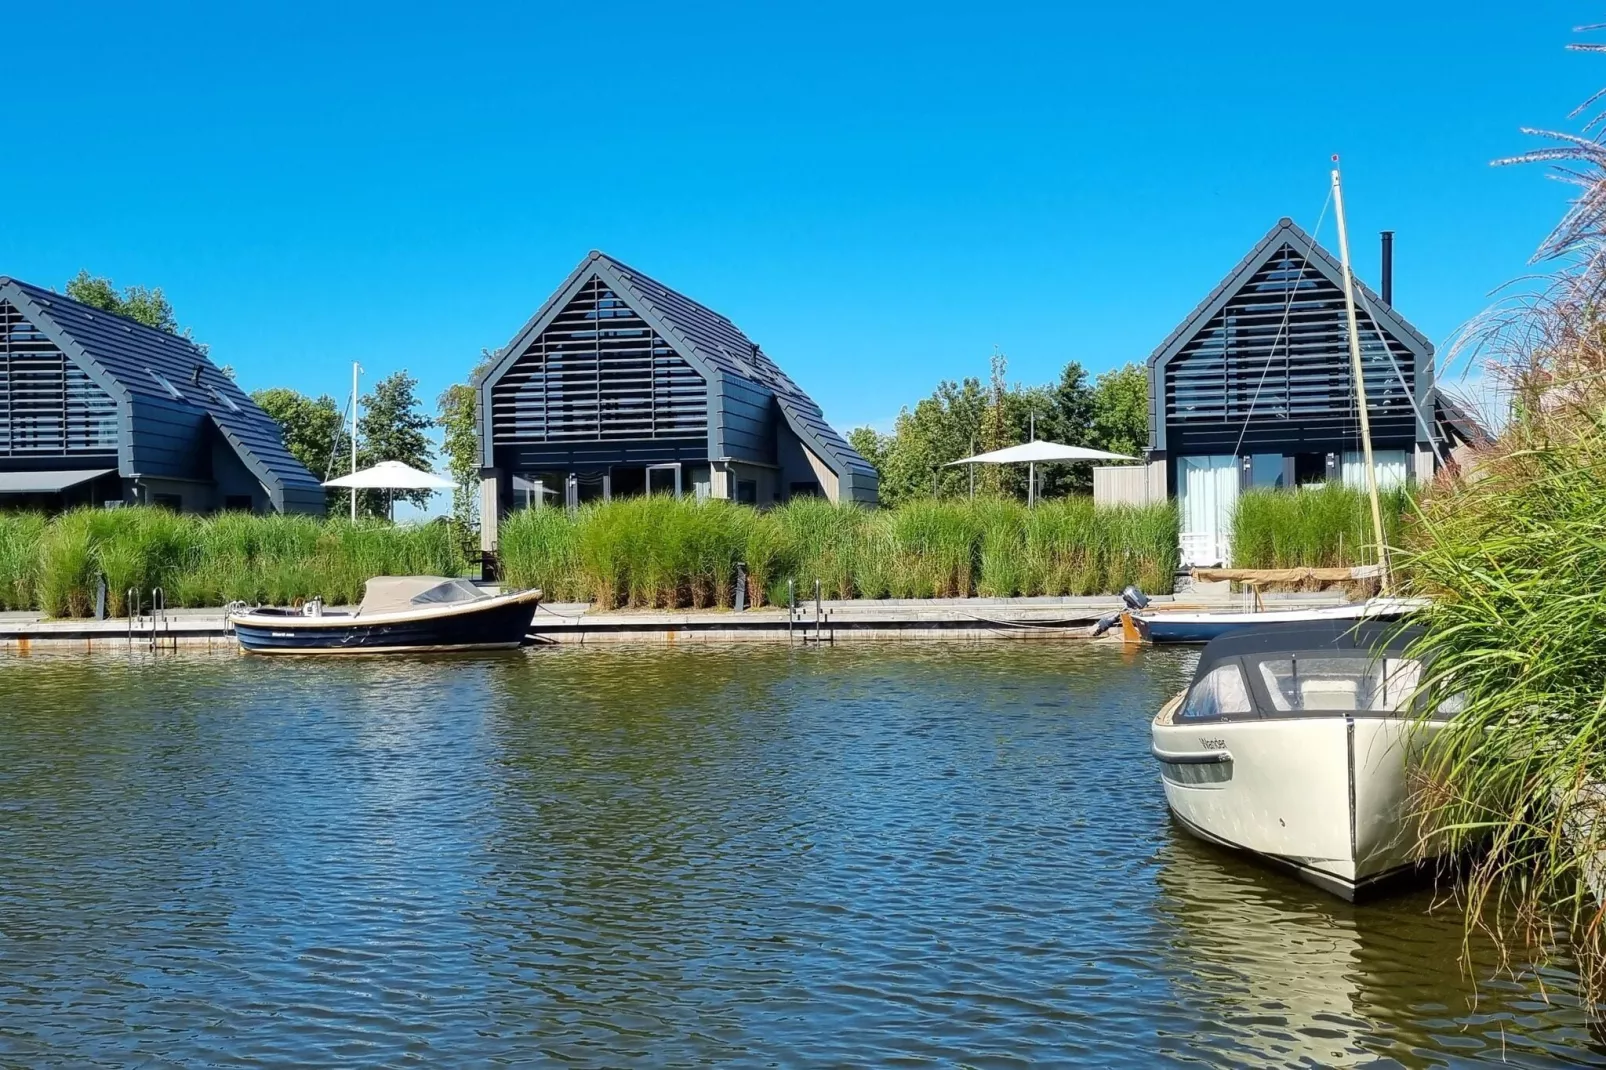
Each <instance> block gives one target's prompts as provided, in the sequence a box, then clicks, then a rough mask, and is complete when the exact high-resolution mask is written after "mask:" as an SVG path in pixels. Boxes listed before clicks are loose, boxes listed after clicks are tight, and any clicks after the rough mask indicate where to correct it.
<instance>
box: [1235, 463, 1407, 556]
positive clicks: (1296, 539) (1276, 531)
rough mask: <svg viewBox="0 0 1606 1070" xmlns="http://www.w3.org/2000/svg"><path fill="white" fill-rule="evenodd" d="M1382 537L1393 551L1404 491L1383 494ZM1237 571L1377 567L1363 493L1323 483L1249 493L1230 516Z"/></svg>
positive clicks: (1404, 501) (1368, 509) (1403, 508)
mask: <svg viewBox="0 0 1606 1070" xmlns="http://www.w3.org/2000/svg"><path fill="white" fill-rule="evenodd" d="M1379 497H1380V499H1381V501H1380V504H1381V505H1382V507H1383V531H1384V533H1385V535H1386V537H1387V538H1388V542H1389V545H1390V546H1398V545H1399V543H1400V537H1401V524H1402V518H1403V517H1404V516H1405V514H1406V511H1407V509H1408V506H1409V502H1410V496H1409V493H1408V492H1407V491H1405V490H1392V491H1384V492H1383V493H1382V494H1381V495H1380V496H1379ZM1232 563H1233V565H1234V566H1235V567H1237V568H1349V567H1353V566H1355V565H1374V564H1376V563H1377V538H1376V536H1375V534H1374V532H1373V530H1372V508H1371V504H1370V502H1369V500H1368V496H1367V493H1366V491H1364V490H1358V489H1355V488H1351V487H1346V486H1343V485H1341V484H1337V483H1328V484H1325V485H1323V486H1321V487H1313V488H1301V489H1298V490H1251V491H1248V492H1246V493H1244V494H1242V495H1240V496H1239V497H1238V504H1237V506H1236V508H1235V509H1234V510H1233V515H1232Z"/></svg>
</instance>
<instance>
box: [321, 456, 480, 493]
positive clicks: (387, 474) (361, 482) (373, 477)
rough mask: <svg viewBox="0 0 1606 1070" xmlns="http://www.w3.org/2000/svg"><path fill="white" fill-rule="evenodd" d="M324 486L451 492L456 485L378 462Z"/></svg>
mask: <svg viewBox="0 0 1606 1070" xmlns="http://www.w3.org/2000/svg"><path fill="white" fill-rule="evenodd" d="M324 486H326V487H352V488H354V489H356V490H451V489H452V488H453V487H455V486H457V484H456V483H453V482H452V481H451V480H450V479H447V478H445V477H444V476H438V475H436V474H435V473H434V472H420V471H419V470H418V469H416V468H414V467H413V466H412V465H410V464H402V463H401V462H400V461H380V462H379V463H378V464H376V465H374V466H373V467H372V468H364V469H362V470H361V471H358V472H353V473H351V475H349V476H340V477H339V478H338V479H331V480H329V481H328V482H327V483H325V484H324Z"/></svg>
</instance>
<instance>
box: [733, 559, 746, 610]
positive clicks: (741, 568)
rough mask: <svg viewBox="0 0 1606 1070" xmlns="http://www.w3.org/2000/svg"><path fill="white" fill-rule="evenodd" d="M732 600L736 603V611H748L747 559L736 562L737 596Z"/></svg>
mask: <svg viewBox="0 0 1606 1070" xmlns="http://www.w3.org/2000/svg"><path fill="white" fill-rule="evenodd" d="M732 601H733V602H734V603H735V606H736V612H738V613H742V612H745V611H746V609H747V562H746V561H738V562H736V596H735V598H734V599H732Z"/></svg>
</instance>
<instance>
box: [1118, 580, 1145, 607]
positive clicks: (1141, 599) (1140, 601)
mask: <svg viewBox="0 0 1606 1070" xmlns="http://www.w3.org/2000/svg"><path fill="white" fill-rule="evenodd" d="M1121 601H1123V602H1125V603H1126V608H1128V609H1132V610H1138V609H1147V608H1148V607H1149V596H1148V595H1146V594H1144V593H1143V592H1142V591H1140V590H1138V589H1137V588H1136V587H1134V586H1132V585H1131V584H1127V586H1126V587H1125V588H1124V589H1122V591H1121Z"/></svg>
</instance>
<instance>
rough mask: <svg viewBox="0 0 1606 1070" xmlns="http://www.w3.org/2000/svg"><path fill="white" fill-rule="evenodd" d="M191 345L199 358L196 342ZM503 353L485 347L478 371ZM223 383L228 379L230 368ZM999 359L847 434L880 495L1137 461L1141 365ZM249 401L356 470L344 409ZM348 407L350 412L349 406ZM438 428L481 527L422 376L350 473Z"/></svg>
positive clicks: (1085, 481)
mask: <svg viewBox="0 0 1606 1070" xmlns="http://www.w3.org/2000/svg"><path fill="white" fill-rule="evenodd" d="M67 296H69V297H71V298H73V299H74V300H76V301H81V302H83V303H84V304H87V305H91V306H93V307H95V308H100V309H103V310H105V311H107V312H113V313H116V314H118V315H121V316H127V317H129V318H130V319H133V320H136V321H137V322H140V323H143V324H145V325H146V326H149V327H155V328H156V329H158V330H163V331H167V332H169V333H170V334H176V335H179V336H180V337H183V338H186V339H188V340H190V341H192V342H194V341H195V339H194V338H193V337H192V335H191V333H190V331H189V330H188V329H187V328H183V327H180V326H179V323H178V319H177V317H176V316H175V315H174V312H173V306H172V304H171V303H170V302H169V301H168V299H167V297H166V296H165V295H164V294H163V292H162V291H161V289H160V288H156V289H147V288H145V287H140V286H130V287H127V288H125V289H123V290H121V291H119V290H118V289H117V287H116V286H114V285H113V284H112V282H111V280H109V279H106V278H103V277H99V276H92V275H90V274H89V273H88V272H87V271H80V272H79V273H78V275H77V277H76V278H74V279H72V280H71V281H70V282H68V284H67ZM196 344H197V345H200V346H201V348H202V350H203V352H204V351H205V346H204V345H203V344H201V343H196ZM498 355H499V354H498V353H496V352H493V351H491V350H488V349H485V350H481V351H480V359H479V362H478V363H477V364H476V365H475V366H474V369H473V371H472V372H470V374H469V376H468V379H469V381H470V382H471V381H472V380H473V378H474V376H475V375H478V374H479V373H480V371H481V370H483V369H484V368H486V367H487V366H489V364H490V363H491V362H492V361H493V360H495V359H496V357H497V356H498ZM223 371H224V373H225V374H228V375H230V377H232V375H233V372H232V369H230V368H228V367H227V366H225V367H224V369H223ZM1007 373H1008V363H1007V361H1006V359H1005V357H1004V355H1003V354H1002V353H994V354H993V356H992V360H991V367H990V369H989V375H988V378H987V381H986V382H985V383H984V382H983V381H982V380H981V379H980V378H979V377H976V376H970V377H966V378H965V379H962V380H958V381H955V380H943V381H942V382H940V383H938V385H937V388H936V389H935V390H933V391H932V393H931V396H930V397H927V398H922V399H921V400H920V401H919V402H917V403H916V404H915V406H914V407H913V408H912V409H911V408H909V407H907V406H905V407H904V408H903V409H902V410H901V411H900V412H899V413H898V417H897V420H896V421H895V422H894V424H893V429H892V431H891V432H890V433H886V434H883V433H881V432H878V431H876V430H875V429H874V428H871V427H858V428H855V429H854V430H853V431H852V432H851V433H849V435H848V441H849V442H851V443H852V444H853V447H854V448H855V449H857V450H858V451H859V452H860V453H861V454H863V455H864V458H865V459H866V460H867V461H869V462H870V463H871V464H872V465H874V466H875V468H876V471H877V472H879V473H880V476H881V500H882V502H884V503H885V504H887V505H899V504H902V503H904V502H908V501H913V500H916V499H919V498H929V497H933V496H936V497H954V496H959V495H964V494H969V493H970V492H971V490H972V483H971V479H972V476H974V480H975V482H974V490H975V492H976V493H977V494H985V495H990V496H1003V497H1015V498H1024V497H1025V496H1026V471H1025V469H1024V467H1023V466H1021V465H979V466H977V471H976V472H975V473H971V472H969V471H967V470H966V469H965V468H963V467H958V468H949V467H945V466H946V465H947V464H948V463H949V462H950V461H956V460H958V459H960V458H961V457H967V456H970V455H971V454H974V453H983V452H986V451H988V450H995V449H1002V448H1004V447H1005V446H1013V445H1017V444H1019V443H1022V442H1025V441H1027V440H1028V437H1029V436H1030V435H1031V434H1032V433H1033V432H1034V431H1035V433H1036V436H1037V438H1039V439H1046V440H1049V441H1053V442H1062V443H1065V444H1067V445H1073V446H1091V447H1093V448H1094V449H1102V450H1109V451H1110V452H1112V453H1125V454H1130V455H1132V456H1137V455H1139V454H1140V453H1141V451H1142V449H1143V447H1144V445H1145V443H1146V442H1147V440H1148V380H1147V376H1146V374H1145V371H1144V368H1143V365H1142V364H1137V363H1132V364H1126V365H1124V366H1122V367H1119V368H1115V369H1113V370H1111V371H1107V372H1104V373H1103V374H1102V375H1099V376H1098V377H1097V378H1096V379H1090V377H1089V376H1088V373H1087V370H1086V369H1085V368H1083V367H1082V365H1081V364H1080V363H1078V362H1077V361H1071V362H1070V363H1068V364H1066V365H1065V367H1064V369H1063V370H1062V371H1061V372H1060V376H1059V379H1058V381H1056V382H1053V383H1047V384H1042V385H1026V384H1021V383H1011V382H1009V380H1008V374H1007ZM251 399H252V400H253V401H255V402H256V403H257V404H258V405H259V406H261V408H262V409H263V411H264V412H266V413H267V414H268V415H269V416H271V417H272V418H273V419H274V420H275V421H276V422H277V423H278V425H279V428H280V430H281V432H282V433H283V436H284V444H285V448H286V449H288V450H289V451H290V453H291V455H292V456H294V457H295V458H296V460H298V461H300V462H301V463H302V464H303V465H305V466H306V468H307V470H308V471H310V472H311V473H312V474H313V475H315V476H317V477H318V478H319V479H328V478H330V477H331V476H338V475H344V474H346V472H347V471H349V469H350V466H351V460H350V458H351V431H350V427H351V424H350V417H351V413H350V410H349V409H347V408H346V407H345V406H344V405H342V403H341V402H338V401H336V400H335V399H334V398H333V397H331V396H330V395H328V394H320V395H318V396H317V397H312V396H310V395H307V394H303V393H301V392H300V391H297V390H293V389H290V388H289V387H270V388H267V389H263V390H256V391H253V392H252V394H251ZM348 404H349V403H348ZM431 428H438V429H439V430H440V432H441V450H440V452H441V454H442V458H443V460H444V461H445V463H446V468H447V471H448V472H449V473H450V475H451V478H452V479H453V481H454V482H455V483H456V484H457V487H456V489H455V490H454V492H453V494H452V515H453V517H454V518H455V519H456V520H457V521H458V522H459V523H460V524H461V525H462V526H463V527H464V528H465V529H467V528H471V527H473V526H475V524H476V523H477V522H478V519H479V516H478V514H479V441H478V434H477V432H476V430H475V425H474V388H473V387H472V386H470V385H469V383H468V382H462V383H454V384H453V385H451V386H449V387H447V388H446V390H444V391H443V392H442V393H441V395H440V396H439V397H438V398H437V399H436V402H435V413H434V415H433V416H431V415H430V414H428V413H427V412H426V411H425V409H424V404H423V401H422V400H421V399H420V398H419V396H418V380H417V379H415V378H414V377H413V376H411V375H409V374H408V373H407V371H406V370H405V369H404V370H402V371H398V372H393V373H392V374H390V375H388V376H386V377H385V378H383V379H380V380H379V381H378V382H377V383H375V384H374V387H373V389H372V390H371V391H370V392H369V393H367V394H365V395H363V397H362V399H361V414H360V415H359V417H358V420H357V439H358V442H357V465H358V467H359V468H366V467H368V466H369V465H373V464H378V463H379V462H380V461H401V462H403V463H405V464H409V465H412V466H413V467H414V468H419V469H422V470H424V471H429V470H431V469H432V467H433V465H434V460H435V449H434V445H433V443H432V442H431V440H430V437H429V435H428V431H429V430H430V429H431ZM1038 472H1039V486H1040V489H1041V492H1042V493H1043V494H1044V495H1045V496H1047V497H1060V496H1064V495H1068V494H1083V493H1087V492H1088V491H1090V490H1091V488H1092V473H1091V471H1090V470H1089V466H1087V465H1085V464H1048V465H1039V466H1038ZM348 493H349V492H348V491H344V490H331V491H329V492H328V495H329V498H328V504H329V509H330V511H331V512H343V511H345V510H346V509H347V508H348V507H349V502H350V499H349V498H348V497H347V495H348ZM358 494H359V496H358V499H357V506H358V511H359V512H361V513H363V514H365V515H373V516H382V515H384V514H385V512H386V508H387V504H388V502H387V498H386V495H385V492H382V491H360V492H358ZM430 494H431V492H429V491H411V492H405V491H404V492H399V493H398V494H397V495H396V497H397V498H398V500H401V501H408V502H412V503H413V504H415V505H418V506H424V505H426V504H428V502H429V499H430Z"/></svg>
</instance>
